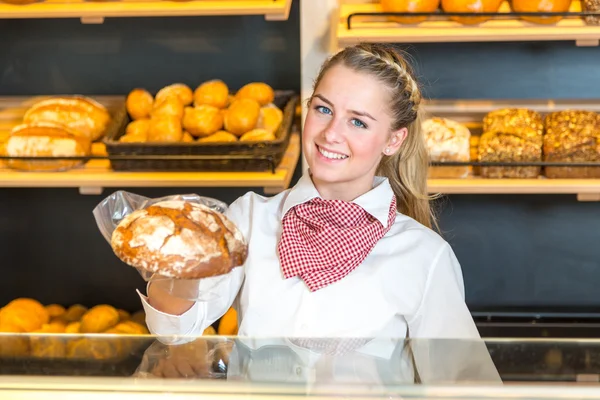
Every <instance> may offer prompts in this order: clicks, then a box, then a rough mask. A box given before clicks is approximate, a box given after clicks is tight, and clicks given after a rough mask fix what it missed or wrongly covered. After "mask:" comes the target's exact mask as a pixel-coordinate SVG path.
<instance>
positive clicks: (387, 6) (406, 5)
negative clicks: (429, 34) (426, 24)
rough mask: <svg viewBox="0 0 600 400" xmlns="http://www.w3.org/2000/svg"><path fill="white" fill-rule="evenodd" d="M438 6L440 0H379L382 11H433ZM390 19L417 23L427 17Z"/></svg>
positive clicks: (404, 22) (405, 22) (391, 18)
mask: <svg viewBox="0 0 600 400" xmlns="http://www.w3.org/2000/svg"><path fill="white" fill-rule="evenodd" d="M439 6H440V0H381V9H382V10H383V11H384V12H410V13H412V12H434V11H436V10H437V9H438V7H439ZM389 19H390V20H392V21H395V22H400V23H402V24H418V23H419V22H423V21H425V20H426V19H427V17H421V16H419V17H389Z"/></svg>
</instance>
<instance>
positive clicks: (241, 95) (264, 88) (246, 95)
mask: <svg viewBox="0 0 600 400" xmlns="http://www.w3.org/2000/svg"><path fill="white" fill-rule="evenodd" d="M235 99H236V100H240V99H252V100H256V101H257V102H258V103H259V104H260V105H261V106H266V105H267V104H269V103H272V102H273V100H274V99H275V92H274V91H273V89H272V88H271V86H269V85H267V84H266V83H262V82H252V83H248V84H247V85H244V86H243V87H242V88H241V89H240V90H238V92H237V93H236V94H235Z"/></svg>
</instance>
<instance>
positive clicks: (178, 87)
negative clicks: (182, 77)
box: [156, 83, 194, 106]
mask: <svg viewBox="0 0 600 400" xmlns="http://www.w3.org/2000/svg"><path fill="white" fill-rule="evenodd" d="M171 96H175V97H178V98H179V100H181V103H182V104H183V106H187V105H190V104H192V101H193V100H194V94H193V93H192V89H190V88H189V86H187V85H184V84H183V83H175V84H173V85H169V86H166V87H164V88H162V89H160V90H159V91H158V93H156V102H157V103H161V102H162V101H163V100H165V99H167V98H168V97H171Z"/></svg>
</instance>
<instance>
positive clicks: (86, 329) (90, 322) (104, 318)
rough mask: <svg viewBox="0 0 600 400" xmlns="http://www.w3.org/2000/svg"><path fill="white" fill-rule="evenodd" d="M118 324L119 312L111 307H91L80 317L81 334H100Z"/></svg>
mask: <svg viewBox="0 0 600 400" xmlns="http://www.w3.org/2000/svg"><path fill="white" fill-rule="evenodd" d="M118 323H119V312H118V311H117V310H116V309H115V308H114V307H111V306H108V305H99V306H96V307H92V308H91V309H90V310H89V311H88V312H86V313H85V314H84V315H83V317H81V325H80V328H79V330H80V332H81V333H101V332H104V331H105V330H107V329H110V328H112V327H113V326H115V325H116V324H118Z"/></svg>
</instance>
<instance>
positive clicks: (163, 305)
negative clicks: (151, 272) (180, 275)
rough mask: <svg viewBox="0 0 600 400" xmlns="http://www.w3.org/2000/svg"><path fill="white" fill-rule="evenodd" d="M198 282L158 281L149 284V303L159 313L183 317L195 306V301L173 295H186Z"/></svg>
mask: <svg viewBox="0 0 600 400" xmlns="http://www.w3.org/2000/svg"><path fill="white" fill-rule="evenodd" d="M194 284H195V285H196V286H197V285H198V281H196V280H192V281H188V280H179V279H157V280H153V281H150V283H149V284H148V301H149V303H150V305H151V306H152V307H154V308H155V309H157V310H158V311H161V312H164V313H165V314H169V315H181V314H183V313H185V312H186V311H188V310H189V309H190V308H192V306H193V305H194V301H192V300H187V299H185V298H182V297H179V296H175V295H174V294H173V293H186V292H187V291H189V290H190V289H191V288H189V286H191V285H194Z"/></svg>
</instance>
